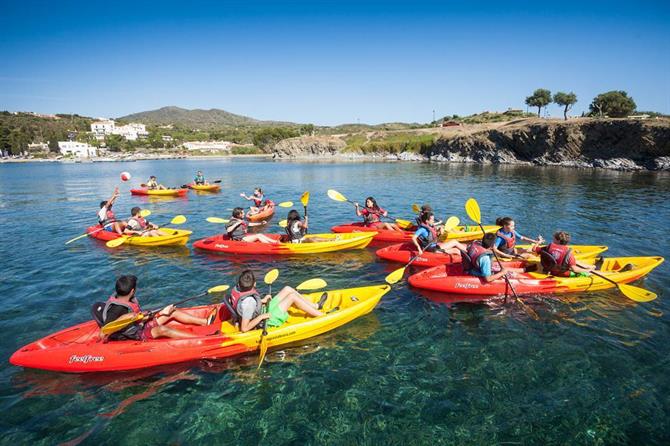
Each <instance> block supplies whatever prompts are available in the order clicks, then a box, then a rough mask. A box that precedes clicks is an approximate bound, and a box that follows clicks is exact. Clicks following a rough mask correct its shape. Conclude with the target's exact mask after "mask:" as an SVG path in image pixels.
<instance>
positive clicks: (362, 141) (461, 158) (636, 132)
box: [271, 118, 670, 171]
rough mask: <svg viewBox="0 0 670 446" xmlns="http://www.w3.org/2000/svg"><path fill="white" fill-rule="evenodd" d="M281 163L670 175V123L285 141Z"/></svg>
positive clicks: (458, 129)
mask: <svg viewBox="0 0 670 446" xmlns="http://www.w3.org/2000/svg"><path fill="white" fill-rule="evenodd" d="M271 151H272V153H273V154H274V155H275V156H276V157H279V158H315V159H316V158H318V159H327V158H339V159H374V160H401V161H431V162H457V163H480V164H526V165H541V166H566V167H582V168H593V167H595V168H606V169H617V170H664V171H668V170H670V119H648V120H635V119H593V118H576V119H571V120H568V121H559V120H546V119H521V120H516V121H510V122H505V123H491V124H479V125H462V126H454V127H443V128H430V129H418V130H411V131H407V130H403V131H397V132H394V131H385V132H384V131H374V132H362V133H358V134H342V135H333V136H316V137H314V136H308V137H299V138H289V139H285V140H282V141H280V142H278V143H277V144H275V145H274V146H273V147H272V150H271Z"/></svg>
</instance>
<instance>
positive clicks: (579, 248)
mask: <svg viewBox="0 0 670 446" xmlns="http://www.w3.org/2000/svg"><path fill="white" fill-rule="evenodd" d="M516 247H517V248H520V249H525V250H530V249H531V245H516ZM568 247H569V248H570V249H572V253H573V254H574V255H575V259H577V260H586V259H593V258H595V257H598V255H600V254H602V253H603V252H605V251H607V246H605V245H568ZM501 260H502V259H501ZM527 260H529V261H531V262H533V261H536V262H539V261H540V256H538V255H534V256H533V257H531V258H530V259H527Z"/></svg>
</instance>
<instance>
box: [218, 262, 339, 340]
mask: <svg viewBox="0 0 670 446" xmlns="http://www.w3.org/2000/svg"><path fill="white" fill-rule="evenodd" d="M327 299H328V293H323V295H322V296H321V299H320V300H319V303H318V304H316V303H314V302H312V301H310V300H308V299H306V298H305V297H304V296H302V295H301V294H300V293H298V292H297V291H296V290H294V289H293V288H291V287H288V286H286V287H284V288H282V290H281V291H280V292H279V293H277V295H276V296H274V297H272V296H271V295H269V294H267V295H265V296H264V297H261V294H260V293H259V292H258V291H257V290H256V277H255V276H254V273H253V271H251V270H246V271H243V272H242V274H240V277H239V279H238V280H237V285H236V286H235V288H233V290H232V292H231V301H232V302H231V303H232V307H233V309H234V310H235V312H236V313H237V315H238V318H239V320H240V331H241V332H247V331H249V330H254V329H255V328H257V327H258V325H259V324H260V323H261V322H263V321H264V320H267V322H266V324H267V326H268V327H280V326H282V325H283V324H284V323H285V322H286V321H287V320H288V317H289V315H288V310H289V308H291V307H295V308H299V309H301V310H302V311H304V312H305V313H307V314H308V315H310V316H312V317H318V316H323V313H322V312H321V311H320V310H321V309H322V308H323V304H324V303H325V302H326V300H327ZM265 305H267V313H265V312H264V306H265Z"/></svg>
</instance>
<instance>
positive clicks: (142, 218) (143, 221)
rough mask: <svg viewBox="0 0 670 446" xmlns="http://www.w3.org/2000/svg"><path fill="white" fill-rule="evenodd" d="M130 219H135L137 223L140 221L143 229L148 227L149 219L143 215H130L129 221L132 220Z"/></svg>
mask: <svg viewBox="0 0 670 446" xmlns="http://www.w3.org/2000/svg"><path fill="white" fill-rule="evenodd" d="M130 220H135V221H136V222H137V223H139V225H140V228H141V229H146V228H147V221H146V220H145V219H144V217H142V216H141V215H138V216H136V217H130V219H129V220H128V221H129V222H130Z"/></svg>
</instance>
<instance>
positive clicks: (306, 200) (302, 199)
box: [300, 191, 309, 207]
mask: <svg viewBox="0 0 670 446" xmlns="http://www.w3.org/2000/svg"><path fill="white" fill-rule="evenodd" d="M300 202H301V203H302V205H303V206H304V207H307V204H308V203H309V192H307V191H306V192H304V193H303V194H302V195H301V196H300Z"/></svg>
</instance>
